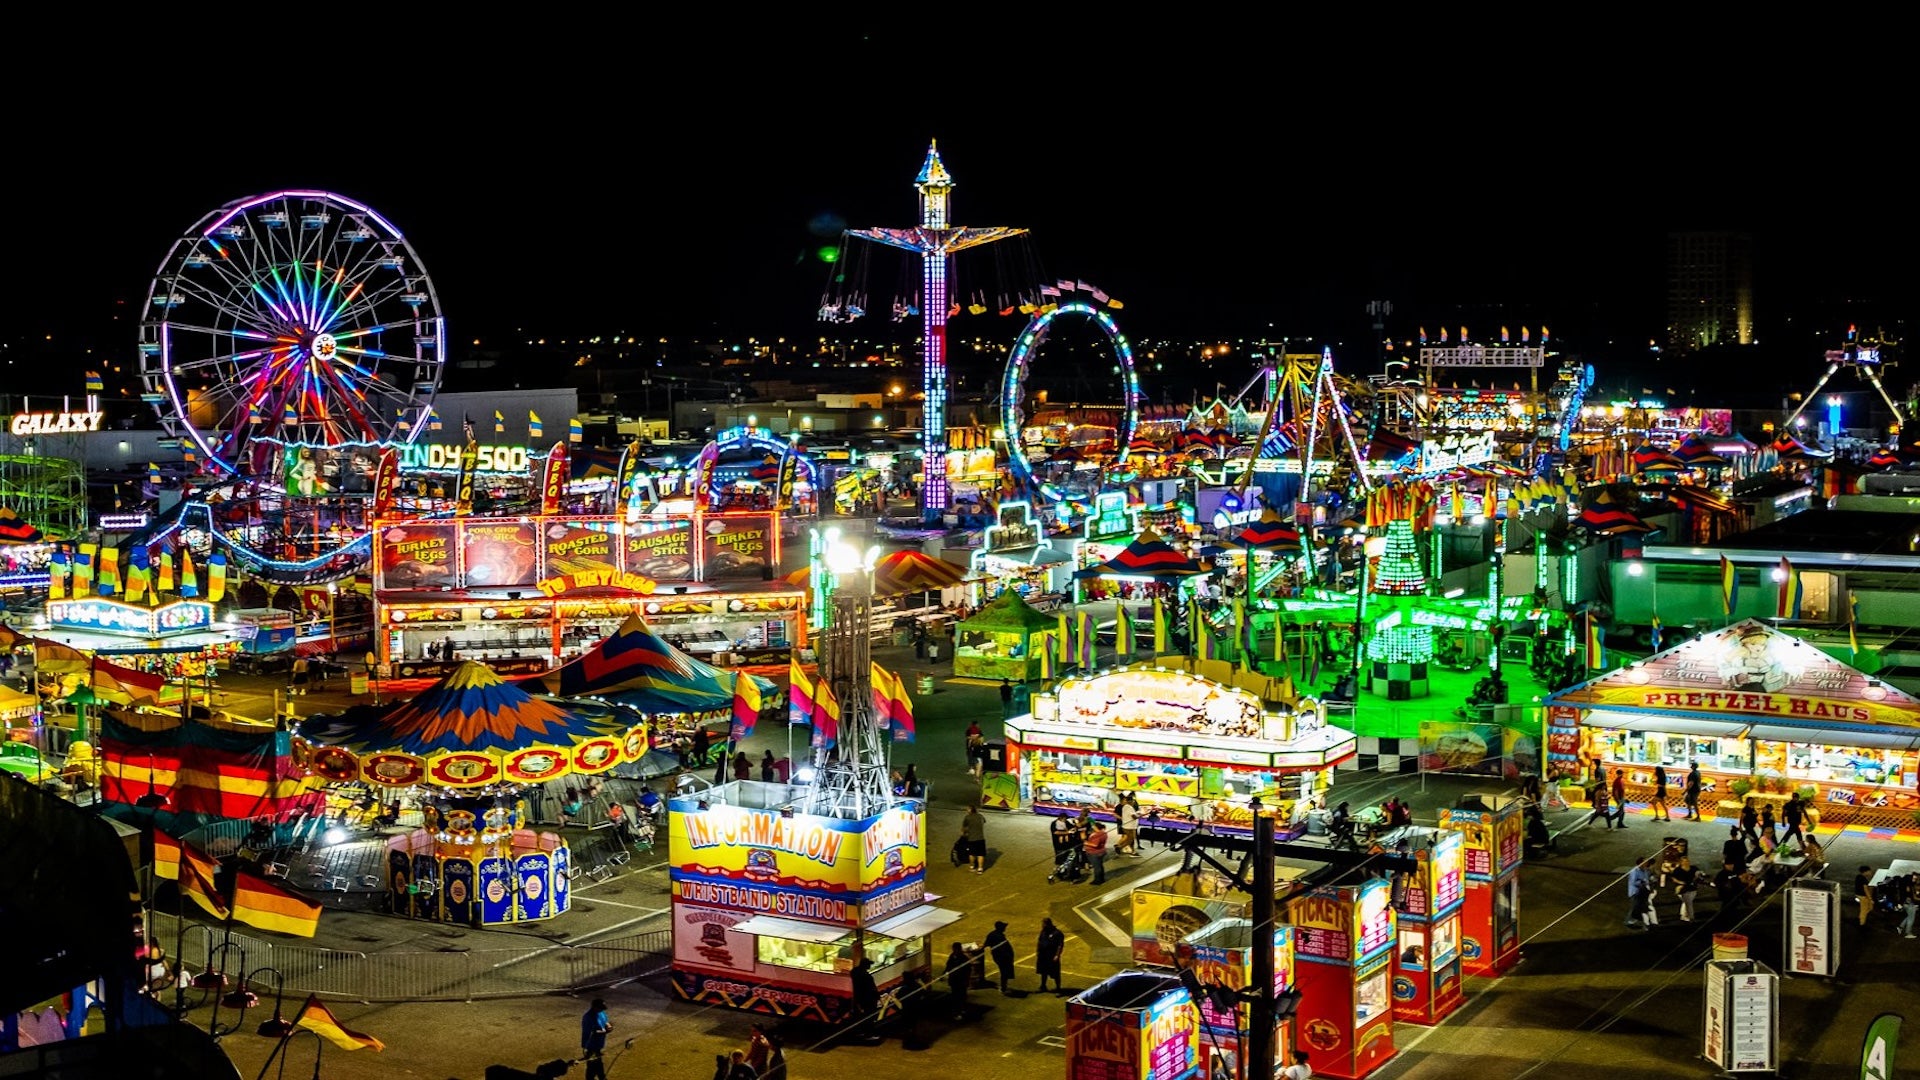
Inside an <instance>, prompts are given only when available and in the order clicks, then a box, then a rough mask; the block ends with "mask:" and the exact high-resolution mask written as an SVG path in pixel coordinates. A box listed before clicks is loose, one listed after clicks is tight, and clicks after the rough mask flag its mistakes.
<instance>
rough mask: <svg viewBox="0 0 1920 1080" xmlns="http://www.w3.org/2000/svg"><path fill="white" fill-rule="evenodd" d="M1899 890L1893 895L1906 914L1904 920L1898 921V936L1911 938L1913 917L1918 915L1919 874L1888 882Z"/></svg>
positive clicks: (1919, 896)
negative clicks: (1898, 900) (1897, 898)
mask: <svg viewBox="0 0 1920 1080" xmlns="http://www.w3.org/2000/svg"><path fill="white" fill-rule="evenodd" d="M1889 884H1890V885H1892V886H1893V887H1894V888H1895V889H1897V890H1899V891H1898V892H1897V893H1896V894H1895V895H1896V896H1898V897H1899V899H1900V907H1901V908H1902V909H1903V910H1904V911H1905V912H1906V918H1904V919H1901V920H1900V936H1901V937H1906V938H1910V937H1912V936H1913V920H1914V916H1916V915H1920V874H1908V875H1907V876H1906V877H1903V878H1895V879H1893V880H1892V881H1891V882H1889Z"/></svg>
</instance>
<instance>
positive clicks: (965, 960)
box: [946, 941, 973, 1020]
mask: <svg viewBox="0 0 1920 1080" xmlns="http://www.w3.org/2000/svg"><path fill="white" fill-rule="evenodd" d="M946 975H947V989H948V990H949V991H951V992H952V995H953V1018H954V1019H955V1020H965V1019H966V1018H967V988H968V987H970V986H972V985H973V957H971V956H968V955H967V950H966V947H965V946H963V945H961V944H960V943H959V942H957V941H956V942H954V943H953V949H952V950H951V951H949V952H948V953H947V968H946Z"/></svg>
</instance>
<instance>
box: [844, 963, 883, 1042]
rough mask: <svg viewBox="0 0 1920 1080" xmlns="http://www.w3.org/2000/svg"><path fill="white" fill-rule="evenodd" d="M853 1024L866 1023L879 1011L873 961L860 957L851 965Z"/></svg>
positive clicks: (878, 992)
mask: <svg viewBox="0 0 1920 1080" xmlns="http://www.w3.org/2000/svg"><path fill="white" fill-rule="evenodd" d="M851 982H852V989H853V1022H854V1024H855V1025H859V1024H863V1023H866V1022H867V1021H868V1020H870V1019H872V1018H873V1014H874V1013H876V1012H878V1011H880V985H879V984H878V983H876V982H874V981H873V961H871V960H869V959H867V958H866V957H864V956H863V957H861V958H860V959H859V961H858V962H857V963H855V964H854V965H853V972H852V979H851Z"/></svg>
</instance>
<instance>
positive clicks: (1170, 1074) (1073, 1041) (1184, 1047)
mask: <svg viewBox="0 0 1920 1080" xmlns="http://www.w3.org/2000/svg"><path fill="white" fill-rule="evenodd" d="M1199 1076H1200V1010H1199V1009H1198V1007H1196V1006H1195V1005H1194V1003H1193V997H1192V995H1191V994H1189V993H1188V992H1187V988H1186V985H1185V984H1184V983H1182V982H1181V981H1180V978H1179V976H1177V975H1169V974H1167V973H1165V972H1150V971H1123V972H1121V973H1120V974H1118V975H1115V976H1113V977H1111V978H1108V979H1105V980H1103V981H1102V982H1100V983H1099V984H1098V985H1096V986H1094V987H1092V988H1091V989H1088V990H1085V991H1082V992H1081V993H1078V994H1075V995H1074V996H1073V997H1072V998H1070V999H1068V1001H1067V1080H1195V1078H1197V1077H1199ZM1261 1080H1267V1078H1265V1077H1262V1078H1261Z"/></svg>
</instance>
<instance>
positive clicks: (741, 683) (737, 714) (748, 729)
mask: <svg viewBox="0 0 1920 1080" xmlns="http://www.w3.org/2000/svg"><path fill="white" fill-rule="evenodd" d="M759 722H760V684H759V683H757V682H755V681H754V678H753V676H751V675H749V674H747V673H746V672H744V671H736V672H734V673H733V732H732V737H733V741H734V742H742V741H744V740H745V739H746V737H747V736H749V735H751V734H753V727H754V725H755V724H757V723H759Z"/></svg>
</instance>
